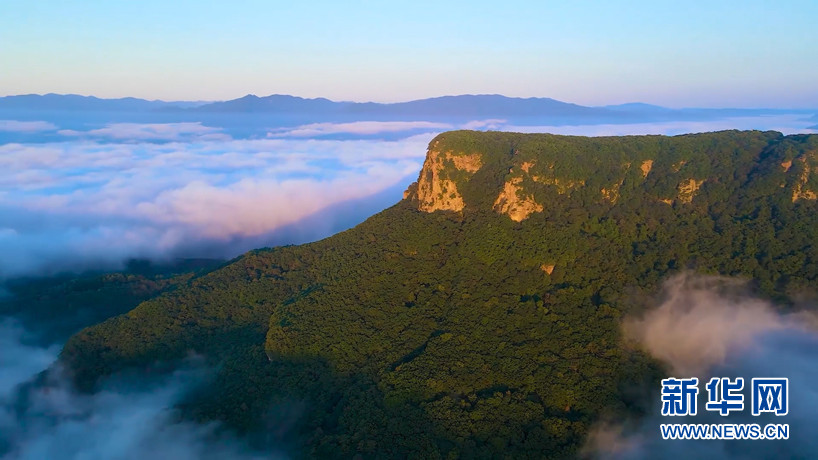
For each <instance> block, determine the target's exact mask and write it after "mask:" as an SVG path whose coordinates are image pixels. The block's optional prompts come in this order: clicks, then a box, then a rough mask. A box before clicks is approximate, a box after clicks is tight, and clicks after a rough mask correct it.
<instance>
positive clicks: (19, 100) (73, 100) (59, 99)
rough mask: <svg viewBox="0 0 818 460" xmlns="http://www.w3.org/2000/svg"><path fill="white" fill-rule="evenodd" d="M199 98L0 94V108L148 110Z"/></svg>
mask: <svg viewBox="0 0 818 460" xmlns="http://www.w3.org/2000/svg"><path fill="white" fill-rule="evenodd" d="M199 104H201V103H197V102H165V101H147V100H145V99H137V98H133V97H125V98H120V99H101V98H98V97H94V96H80V95H77V94H51V93H50V94H42V95H41V94H25V95H19V96H5V97H0V110H26V111H72V112H144V111H153V110H159V109H163V108H169V107H174V108H181V107H193V106H196V105H199Z"/></svg>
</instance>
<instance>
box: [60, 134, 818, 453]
mask: <svg viewBox="0 0 818 460" xmlns="http://www.w3.org/2000/svg"><path fill="white" fill-rule="evenodd" d="M816 171H818V135H794V136H784V135H782V134H780V133H777V132H758V131H752V132H737V131H726V132H719V133H707V134H696V135H683V136H675V137H665V136H627V137H598V138H585V137H573V136H556V135H548V134H515V133H500V132H471V131H456V132H448V133H443V134H441V135H439V136H437V137H436V138H435V139H434V140H433V141H432V142H431V143H430V145H429V150H428V152H427V157H426V160H425V162H424V165H423V168H422V170H421V172H420V175H419V177H418V181H417V182H416V183H415V184H413V185H412V186H410V187H409V189H408V190H407V191H406V193H405V198H404V199H403V200H402V201H400V202H399V203H397V204H396V205H394V206H392V207H391V208H388V209H386V210H384V211H383V212H381V213H379V214H376V215H374V216H372V217H371V218H370V219H368V220H367V221H365V222H364V223H362V224H360V225H358V226H357V227H354V228H352V229H350V230H347V231H345V232H342V233H339V234H337V235H335V236H332V237H330V238H327V239H324V240H321V241H317V242H314V243H310V244H305V245H301V246H287V247H277V248H267V249H260V250H256V251H252V252H249V253H247V254H245V255H244V256H242V257H239V258H237V259H236V260H234V261H232V262H231V263H229V264H227V265H225V266H223V267H222V268H219V269H216V270H214V271H211V272H210V273H208V274H205V275H202V276H198V277H195V278H191V279H189V280H187V281H185V282H184V283H183V284H182V285H180V286H179V287H177V288H176V289H174V290H171V291H167V292H164V293H162V294H161V295H159V296H158V297H155V298H153V299H151V300H148V301H145V302H143V303H141V304H140V305H139V306H138V307H136V308H134V309H133V310H132V311H130V312H128V313H126V314H124V315H120V316H117V317H114V318H111V319H109V320H107V321H105V322H103V323H101V324H99V325H96V326H93V327H90V328H87V329H85V330H83V331H81V332H80V333H78V334H76V335H75V336H73V337H72V338H71V339H70V340H69V341H68V343H67V344H66V346H65V348H64V350H63V352H62V354H61V360H62V362H63V363H64V364H66V365H67V366H68V367H69V368H70V369H71V370H72V371H73V375H74V378H75V380H76V383H77V385H78V386H79V387H80V388H82V389H83V390H84V391H93V390H94V388H96V386H97V385H98V382H99V381H100V379H101V378H103V377H105V376H108V375H112V374H117V373H121V372H129V375H132V376H134V375H139V373H140V372H141V373H145V374H150V373H155V372H156V371H157V366H156V364H155V363H157V362H161V363H170V362H174V361H175V360H180V359H183V358H184V357H185V356H187V355H188V354H189V353H190V352H191V351H195V352H196V353H199V354H202V355H204V356H206V357H207V359H208V360H209V362H211V363H213V365H214V366H215V368H216V369H217V371H216V372H217V375H216V377H215V378H214V380H213V382H211V383H210V384H209V385H208V387H207V388H206V389H205V390H202V391H200V392H197V393H196V394H194V395H191V396H190V397H189V398H188V399H187V400H186V401H184V402H183V403H182V404H181V405H180V410H181V414H182V416H183V417H186V418H190V419H194V420H199V421H209V420H218V421H221V422H224V423H225V424H226V426H227V427H230V428H232V429H235V430H237V431H238V432H240V433H244V434H246V435H248V436H250V437H252V438H253V439H256V440H257V441H258V442H260V443H261V444H264V443H270V444H273V445H278V446H281V445H286V446H287V448H288V449H289V451H290V453H291V454H292V455H294V456H304V457H316V456H330V457H344V458H349V457H353V456H355V455H361V456H363V457H404V456H409V457H424V458H427V457H428V458H441V457H451V458H456V457H465V458H490V457H504V456H505V457H510V458H527V457H536V458H541V457H543V456H547V457H574V456H577V455H578V454H579V450H580V448H581V446H582V445H583V443H584V441H585V437H586V436H587V434H588V433H589V430H590V428H591V426H592V424H593V423H594V422H596V421H597V420H599V419H600V418H601V417H612V418H614V419H616V418H618V417H622V416H624V415H625V414H639V413H643V412H644V410H645V406H644V405H643V402H642V401H641V400H640V399H639V398H638V397H637V396H635V395H634V391H633V389H634V388H657V387H658V379H659V378H661V376H662V375H664V374H665V373H666V370H665V369H664V368H663V367H662V366H661V365H660V364H659V363H657V362H656V361H654V360H653V359H652V358H650V357H649V356H648V355H647V354H645V353H644V352H642V351H641V350H639V349H637V348H634V347H632V346H629V345H627V344H626V343H625V342H624V341H623V338H622V335H621V332H620V331H621V329H620V325H621V322H622V319H623V317H625V316H626V315H629V314H632V313H635V312H638V311H641V310H643V309H644V308H646V307H647V305H648V303H649V302H651V299H653V298H654V296H655V295H656V294H657V291H658V289H659V284H660V283H661V282H662V280H664V279H666V278H667V277H669V276H671V275H672V274H674V273H678V272H680V271H685V270H691V271H695V272H701V273H709V274H713V273H719V274H723V275H729V276H744V277H748V278H750V279H752V280H753V281H754V285H755V286H756V289H757V290H758V291H759V293H761V294H762V295H765V296H767V297H771V298H773V299H776V300H777V301H778V302H779V303H780V304H781V305H784V307H782V308H787V307H786V305H788V302H789V299H790V296H791V295H793V293H798V294H799V295H801V296H808V295H809V292H814V286H815V282H816V280H817V279H818V246H816V245H815V244H814V242H815V241H817V240H818V217H817V216H818V213H816V204H817V203H818V201H817V200H816V199H817V198H818V193H816V191H818V174H816ZM811 289H812V290H811Z"/></svg>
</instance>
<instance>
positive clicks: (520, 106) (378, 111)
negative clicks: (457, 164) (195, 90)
mask: <svg viewBox="0 0 818 460" xmlns="http://www.w3.org/2000/svg"><path fill="white" fill-rule="evenodd" d="M194 110H196V111H199V112H241V113H244V112H253V113H257V112H268V113H316V112H318V113H322V114H324V115H326V114H328V113H333V114H336V115H344V114H348V115H349V114H355V115H368V116H374V117H383V116H401V117H442V116H446V117H522V116H556V115H559V116H568V117H570V116H600V115H606V114H608V115H610V113H609V112H608V111H607V110H606V109H604V108H592V107H583V106H580V105H576V104H569V103H566V102H560V101H556V100H554V99H548V98H528V99H523V98H511V97H506V96H500V95H496V94H494V95H461V96H444V97H436V98H431V99H420V100H416V101H409V102H397V103H389V104H381V103H375V102H333V101H330V100H328V99H324V98H319V99H304V98H300V97H294V96H285V95H279V94H274V95H272V96H266V97H257V96H254V95H247V96H244V97H242V98H239V99H234V100H231V101H224V102H214V103H212V104H207V105H203V106H201V107H197V108H196V109H194Z"/></svg>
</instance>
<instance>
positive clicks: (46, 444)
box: [0, 321, 286, 460]
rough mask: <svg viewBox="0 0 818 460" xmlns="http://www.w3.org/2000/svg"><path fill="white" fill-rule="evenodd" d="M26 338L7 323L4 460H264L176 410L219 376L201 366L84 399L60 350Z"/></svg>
mask: <svg viewBox="0 0 818 460" xmlns="http://www.w3.org/2000/svg"><path fill="white" fill-rule="evenodd" d="M24 335H25V331H23V330H22V329H21V327H20V326H19V325H16V324H14V323H12V322H10V321H5V322H3V323H0V365H1V366H2V369H3V372H2V373H0V458H2V459H3V460H6V459H9V460H11V459H20V460H28V459H31V460H41V459H54V460H61V459H77V458H82V459H89V460H90V459H100V460H101V459H144V458H152V457H153V458H175V459H191V460H192V459H221V458H236V459H257V458H258V459H260V458H266V459H269V458H286V455H285V454H284V453H283V451H282V452H280V453H275V451H274V452H273V453H272V454H271V453H270V452H266V453H265V454H264V455H262V454H261V453H259V452H257V451H254V450H253V449H251V448H250V447H248V445H247V444H246V443H245V442H243V441H242V440H240V439H239V438H237V437H235V436H234V435H232V434H231V433H230V432H227V431H226V430H224V429H223V428H222V427H221V426H220V424H218V423H215V422H214V423H207V424H198V423H194V422H190V421H185V420H182V419H181V418H180V416H179V414H178V413H177V411H176V410H175V409H174V407H175V406H176V405H177V404H178V403H179V402H180V401H182V400H183V398H184V397H185V395H186V394H188V393H189V392H190V391H192V390H194V389H195V388H197V387H198V386H200V385H205V384H206V383H207V381H208V379H209V378H210V376H211V375H212V369H209V368H207V367H206V366H205V365H204V364H203V363H202V360H201V359H200V358H196V357H192V358H190V359H188V360H187V362H186V363H185V365H184V366H182V367H181V368H179V369H177V370H176V371H173V372H171V373H169V374H167V375H163V376H157V377H154V378H152V379H138V380H133V379H132V378H131V379H125V378H121V377H119V378H118V377H116V376H115V377H111V378H108V379H107V380H106V381H105V382H104V383H103V384H102V385H101V389H100V391H98V392H96V393H94V394H81V393H78V392H76V391H75V390H74V389H73V388H72V385H71V383H70V379H69V378H68V377H67V375H65V373H64V371H63V370H62V369H61V368H60V367H59V365H57V364H55V361H54V360H55V359H56V356H57V353H56V352H57V349H56V347H50V348H47V349H42V348H38V347H36V346H30V345H26V344H25V343H24Z"/></svg>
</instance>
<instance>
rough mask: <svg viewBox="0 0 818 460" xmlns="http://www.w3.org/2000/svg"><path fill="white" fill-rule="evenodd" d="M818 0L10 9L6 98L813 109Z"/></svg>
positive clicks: (23, 1)
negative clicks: (518, 101)
mask: <svg viewBox="0 0 818 460" xmlns="http://www.w3.org/2000/svg"><path fill="white" fill-rule="evenodd" d="M816 19H818V2H815V1H787V2H772V1H752V0H745V1H712V2H707V1H702V2H696V1H678V2H670V1H666V2H662V1H619V2H613V1H612V2H601V1H600V2H589V1H575V2H565V1H560V2H522V1H505V2H496V1H494V2H488V1H469V2H439V1H437V2H426V1H413V2H365V1H349V2H329V1H312V2H306V1H305V2H294V1H290V2H266V1H250V0H245V1H240V0H237V1H230V2H226V1H224V2H207V1H203V0H199V1H188V0H181V1H173V2H170V1H167V0H158V1H157V0H143V1H138V2H137V1H130V2H126V1H115V2H113V1H102V0H100V1H95V0H88V1H72V2H65V1H51V0H38V1H30V0H3V2H2V3H0V62H2V70H0V93H1V94H3V95H6V94H21V93H45V92H58V93H69V92H70V93H79V94H93V95H97V96H101V97H119V96H136V97H143V98H161V99H198V100H214V99H230V98H235V97H240V96H242V95H244V94H247V93H254V94H258V95H267V94H272V93H284V94H294V95H299V96H305V97H318V96H324V97H329V98H331V99H336V100H357V101H364V100H375V101H399V100H408V99H415V98H421V97H430V96H438V95H444V94H462V93H501V94H506V95H510V96H541V97H553V98H556V99H561V100H566V101H570V102H576V103H581V104H589V105H594V104H609V103H622V102H629V101H637V100H638V101H645V102H651V103H657V104H663V105H667V106H677V107H678V106H711V107H723V106H732V107H758V106H770V107H818V85H816V84H815V82H816V81H818V46H816V43H818V28H816V27H815V20H816Z"/></svg>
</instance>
